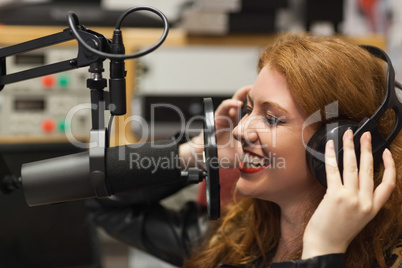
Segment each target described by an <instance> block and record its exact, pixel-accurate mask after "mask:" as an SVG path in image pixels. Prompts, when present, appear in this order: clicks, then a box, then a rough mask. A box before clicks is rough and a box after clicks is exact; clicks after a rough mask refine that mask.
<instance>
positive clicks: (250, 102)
mask: <svg viewBox="0 0 402 268" xmlns="http://www.w3.org/2000/svg"><path fill="white" fill-rule="evenodd" d="M258 67H259V75H258V78H257V80H256V82H255V84H254V85H253V86H252V88H251V89H250V88H244V89H241V90H240V91H238V92H237V93H236V94H235V95H234V97H233V98H232V99H231V100H227V101H224V102H223V103H222V104H221V106H220V107H218V109H217V111H216V125H217V129H218V131H217V133H218V134H217V135H218V136H217V139H218V143H219V144H220V146H219V147H220V149H219V157H220V158H221V159H222V160H223V159H224V158H227V159H229V158H230V159H231V161H235V160H236V159H239V157H237V156H236V154H242V156H241V158H240V159H241V162H240V163H239V170H240V178H239V179H238V180H237V183H236V190H237V192H238V193H239V194H240V195H241V196H242V197H241V198H240V200H239V201H238V202H236V203H234V204H233V205H232V206H230V207H229V208H228V209H227V211H226V212H225V215H224V216H223V217H222V219H221V220H219V221H217V223H216V224H215V226H214V227H213V228H211V229H210V232H208V235H207V236H206V238H205V239H204V241H203V243H201V245H200V246H194V244H193V242H194V238H195V235H193V236H189V234H190V232H188V231H184V232H178V233H180V234H181V235H182V236H183V237H186V239H184V240H181V241H182V242H183V241H184V242H183V243H179V244H180V246H179V247H181V248H183V252H187V256H188V258H187V260H186V261H185V263H184V267H219V265H220V267H237V266H238V267H269V266H271V267H273V268H274V267H342V266H343V264H345V267H391V265H394V266H392V267H398V265H399V264H400V263H401V256H400V255H399V257H398V256H397V254H396V255H395V253H397V252H398V250H399V252H400V251H401V245H400V244H401V238H402V211H401V205H402V181H401V179H402V178H401V171H400V166H401V156H402V154H401V150H402V138H401V135H400V134H399V135H398V136H397V138H396V139H395V140H394V141H393V142H392V144H391V146H390V148H389V150H388V149H386V150H385V151H384V153H383V156H382V162H383V163H382V164H381V166H380V168H379V171H378V172H375V173H374V172H373V158H372V153H371V135H370V133H365V134H364V135H362V138H361V141H360V144H361V156H360V160H361V161H360V164H359V165H358V163H357V161H356V156H355V152H354V143H353V139H352V138H351V137H353V132H352V130H348V131H346V132H345V134H344V136H343V144H344V156H343V157H344V172H343V175H342V179H343V183H342V180H341V175H340V173H339V170H338V168H337V164H336V160H335V155H334V143H333V141H329V142H328V143H327V144H326V149H325V162H326V165H325V167H326V176H327V184H328V188H327V189H326V188H324V187H323V186H321V185H320V184H319V183H318V182H317V180H316V179H315V178H314V177H313V175H312V174H311V173H310V171H309V169H308V167H307V164H306V156H305V154H306V152H305V151H306V147H305V146H306V144H307V143H308V141H309V139H310V138H311V137H312V135H313V134H314V133H315V131H317V129H318V128H319V127H320V126H321V125H322V124H324V123H327V122H329V121H331V120H339V119H347V120H351V121H354V122H360V121H361V120H362V119H363V118H365V117H370V116H371V115H372V114H373V113H374V112H375V110H376V109H377V108H378V107H379V106H380V104H381V101H382V100H383V96H384V93H385V84H386V83H385V80H386V78H385V71H384V66H383V62H381V61H380V60H378V59H377V58H375V57H374V56H372V55H370V53H368V52H367V51H366V50H364V49H362V48H360V47H358V46H356V45H353V44H350V43H348V42H346V41H343V40H340V39H336V38H329V37H311V36H296V35H290V36H285V37H282V38H281V39H279V40H278V41H277V42H276V43H275V44H274V45H273V46H271V47H269V48H267V49H266V50H265V51H264V53H262V55H261V57H260V61H259V65H258ZM245 98H247V114H246V116H244V117H243V118H242V119H241V121H240V122H239V123H238V125H237V126H236V127H235V128H234V130H233V133H229V131H219V130H223V129H227V128H228V127H229V125H230V120H227V117H229V118H231V120H233V121H235V120H236V117H237V112H238V109H239V108H240V107H241V106H242V104H243V101H244V99H245ZM334 103H335V104H336V107H337V109H336V115H334V114H332V112H334V110H333V109H325V107H329V106H330V105H333V104H334ZM316 111H320V112H321V114H322V115H323V118H324V119H323V120H321V121H319V122H315V123H314V124H310V125H309V124H306V123H305V122H307V119H308V118H309V116H310V115H312V114H313V113H314V112H316ZM328 111H329V112H330V114H329V113H328ZM335 116H336V117H335ZM393 121H394V118H393V117H392V113H387V116H385V117H383V118H382V120H381V121H380V122H379V129H380V131H381V132H383V133H386V132H387V131H389V130H390V128H391V125H392V122H393ZM233 138H234V139H235V140H233ZM201 140H202V139H201V137H196V138H194V139H193V140H192V142H188V143H186V144H183V145H181V147H180V150H179V153H180V156H181V157H182V158H183V159H188V158H191V157H192V155H193V153H194V151H196V152H197V150H200V147H199V146H198V147H197V146H194V144H199V143H201ZM233 156H235V157H233ZM225 162H226V160H225ZM358 167H359V168H358ZM396 167H397V168H396ZM397 169H398V170H397ZM373 173H374V174H373ZM151 208H152V211H157V212H150V211H151ZM122 211H124V212H123V213H121V212H122ZM128 211H131V214H130V217H131V219H134V218H138V217H139V216H138V215H140V214H141V217H142V218H144V215H147V216H146V217H145V218H148V219H150V221H152V219H154V217H153V216H150V215H151V214H152V213H155V214H158V215H160V214H163V213H165V214H166V215H169V216H168V217H165V220H164V222H165V223H164V224H170V223H171V222H180V223H182V222H185V223H187V224H188V222H189V221H191V220H192V221H194V222H195V221H197V217H196V216H195V215H196V214H194V211H195V206H191V208H190V209H187V210H184V212H181V213H182V214H181V216H178V215H177V214H174V213H172V212H166V210H165V209H164V208H162V207H161V206H160V205H155V206H146V207H145V208H144V207H141V209H138V206H137V208H136V210H133V209H128V208H127V207H125V208H120V212H119V213H121V214H120V219H123V218H124V217H123V215H124V216H125V218H124V219H125V220H126V222H125V223H124V224H123V223H121V222H120V221H119V220H118V219H119V217H117V216H116V209H114V208H113V209H110V207H109V206H108V205H103V206H102V207H101V208H98V210H97V211H96V212H95V213H94V219H95V221H96V222H97V223H98V224H100V225H101V226H103V227H104V228H105V229H106V230H107V231H108V232H109V233H111V234H112V235H115V236H118V237H119V238H120V239H123V240H125V241H126V242H128V243H131V244H132V245H135V246H139V247H140V248H142V249H145V250H147V251H149V252H151V253H152V254H154V255H157V256H159V257H161V258H163V259H165V260H168V261H170V262H172V263H175V264H181V261H182V260H178V259H180V256H178V254H176V255H175V257H176V258H170V257H167V256H166V255H169V252H168V251H166V250H165V249H164V248H165V247H169V245H170V244H169V243H170V242H167V241H164V242H162V243H161V244H159V248H157V246H156V245H158V244H157V243H156V242H155V243H154V244H153V243H152V242H150V241H151V238H152V237H151V235H148V233H150V232H151V230H147V227H146V223H145V222H143V223H142V224H143V228H142V229H139V230H141V231H138V232H139V233H141V235H137V238H134V236H135V234H134V232H130V231H128V230H129V229H130V226H131V228H133V229H132V230H134V229H135V228H137V229H138V227H139V225H138V223H137V225H136V224H135V220H128V221H127V215H128V214H127V213H128ZM133 211H136V212H135V213H134V215H133ZM140 211H142V212H140ZM143 211H146V212H143ZM188 211H192V212H193V214H191V213H190V212H188ZM144 213H145V214H144ZM188 214H191V215H190V216H189V215H188ZM111 219H113V220H111ZM182 219H185V220H182ZM179 225H180V224H179ZM181 226H183V224H181ZM190 229H191V228H190ZM186 230H187V229H186ZM192 230H194V228H192ZM197 230H198V231H197V232H195V233H197V234H200V233H201V232H200V231H199V229H197ZM192 233H194V232H192ZM138 237H142V238H138ZM190 238H191V239H190ZM168 240H169V239H168ZM173 240H174V239H173ZM139 241H140V242H139ZM176 242H177V240H176ZM176 244H177V243H176ZM398 244H399V247H398ZM161 245H162V246H161ZM190 247H191V248H192V250H189V249H188V248H190ZM161 252H162V253H161ZM393 254H394V255H393ZM399 254H400V253H399ZM183 255H184V254H183ZM395 256H396V257H395ZM182 257H184V256H182ZM396 258H399V259H396ZM173 259H174V260H173ZM242 265H243V266H242ZM298 265H299V266H298Z"/></svg>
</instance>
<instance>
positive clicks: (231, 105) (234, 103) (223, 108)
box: [215, 99, 243, 116]
mask: <svg viewBox="0 0 402 268" xmlns="http://www.w3.org/2000/svg"><path fill="white" fill-rule="evenodd" d="M242 105H243V102H241V101H239V100H235V99H227V100H224V101H222V103H221V104H220V105H219V107H218V108H217V109H216V111H215V115H217V116H220V115H228V114H229V110H230V109H235V110H236V111H237V110H238V109H239V108H240V107H241V106H242Z"/></svg>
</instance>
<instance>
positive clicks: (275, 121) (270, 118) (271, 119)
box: [265, 115, 285, 125]
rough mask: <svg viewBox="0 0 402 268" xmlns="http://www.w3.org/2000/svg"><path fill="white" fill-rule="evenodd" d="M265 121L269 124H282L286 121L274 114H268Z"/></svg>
mask: <svg viewBox="0 0 402 268" xmlns="http://www.w3.org/2000/svg"><path fill="white" fill-rule="evenodd" d="M265 121H266V122H267V123H268V124H269V125H281V124H285V122H284V121H282V120H280V119H279V118H278V117H276V116H273V115H267V116H266V117H265Z"/></svg>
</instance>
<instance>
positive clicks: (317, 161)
mask: <svg viewBox="0 0 402 268" xmlns="http://www.w3.org/2000/svg"><path fill="white" fill-rule="evenodd" d="M360 47H362V48H364V49H366V50H367V51H368V52H370V54H372V55H374V56H375V57H377V58H380V59H382V60H384V61H385V62H386V63H387V88H386V92H385V97H384V100H383V101H382V103H381V105H380V107H379V108H378V109H377V110H376V111H375V113H374V114H373V115H372V116H371V117H370V118H364V119H363V120H362V121H361V122H359V123H356V122H352V121H337V122H333V123H328V124H324V125H323V126H321V128H320V129H319V130H317V131H316V132H315V133H314V135H313V136H312V137H311V138H310V140H309V142H308V143H307V146H306V161H307V166H308V168H309V170H310V172H311V174H313V176H314V177H315V178H316V179H317V180H318V182H319V183H320V184H321V185H323V186H324V187H327V180H326V173H325V157H324V153H325V145H326V143H327V141H329V140H333V141H334V147H335V154H336V160H337V163H338V168H339V172H340V174H342V170H343V145H342V137H343V134H344V133H345V132H346V131H347V130H349V129H352V130H353V141H354V144H355V152H356V158H357V163H359V158H360V138H361V136H362V135H363V133H365V132H366V131H370V132H371V136H372V138H371V140H372V151H373V160H374V168H375V169H378V167H379V164H380V163H381V156H382V152H383V151H384V150H385V148H387V147H389V145H390V143H391V142H392V141H393V140H394V139H395V137H396V136H397V135H398V133H399V131H400V130H401V127H402V119H401V118H402V90H401V89H402V85H401V84H400V83H399V82H397V81H395V71H394V68H393V66H392V63H391V60H390V58H389V57H388V55H387V54H386V53H385V52H384V51H383V50H382V49H380V48H377V47H374V46H366V45H364V46H360ZM398 97H399V99H398ZM246 106H247V101H245V102H244V105H243V108H242V109H240V111H239V121H240V119H241V118H242V117H243V116H244V115H245V114H246V110H247V108H246ZM389 109H392V110H393V111H394V112H395V124H394V126H393V129H392V130H391V131H390V132H389V134H388V136H387V137H385V138H383V137H382V136H381V135H380V133H379V131H378V128H377V121H378V119H379V118H381V116H382V115H383V114H384V113H385V112H386V111H387V110H389Z"/></svg>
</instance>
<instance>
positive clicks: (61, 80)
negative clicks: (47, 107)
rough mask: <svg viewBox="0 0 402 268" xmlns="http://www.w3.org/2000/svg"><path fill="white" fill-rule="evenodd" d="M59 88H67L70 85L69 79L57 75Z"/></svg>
mask: <svg viewBox="0 0 402 268" xmlns="http://www.w3.org/2000/svg"><path fill="white" fill-rule="evenodd" d="M58 82H59V86H60V87H62V88H65V87H67V86H68V85H69V84H70V78H69V77H68V76H67V75H64V74H63V75H59V79H58Z"/></svg>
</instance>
